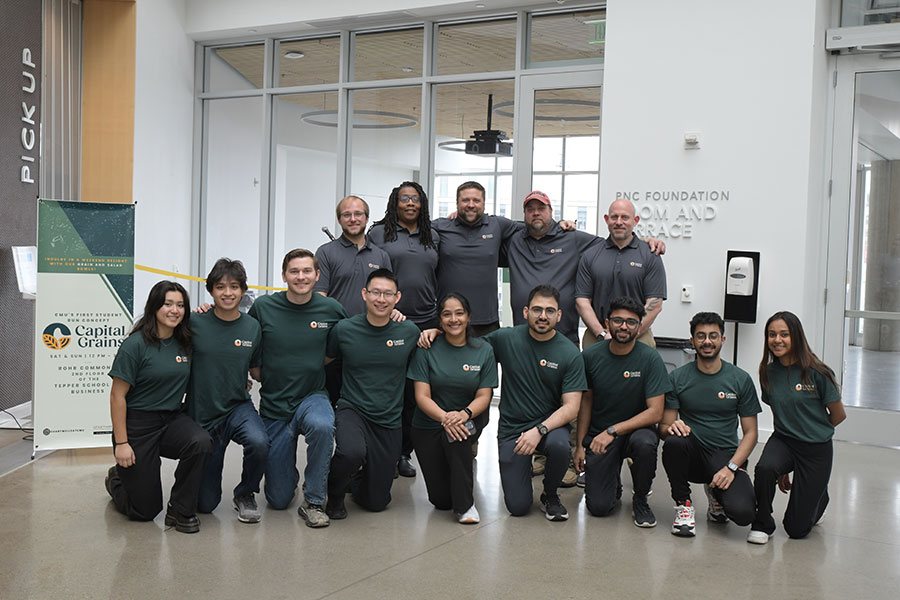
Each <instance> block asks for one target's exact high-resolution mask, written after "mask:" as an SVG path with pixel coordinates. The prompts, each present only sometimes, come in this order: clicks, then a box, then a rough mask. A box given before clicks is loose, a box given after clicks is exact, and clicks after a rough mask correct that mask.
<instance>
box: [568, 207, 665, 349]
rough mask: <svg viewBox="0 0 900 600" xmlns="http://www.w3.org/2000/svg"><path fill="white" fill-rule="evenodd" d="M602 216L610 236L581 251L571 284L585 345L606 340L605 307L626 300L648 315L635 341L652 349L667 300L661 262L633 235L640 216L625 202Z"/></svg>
mask: <svg viewBox="0 0 900 600" xmlns="http://www.w3.org/2000/svg"><path fill="white" fill-rule="evenodd" d="M603 218H604V219H605V220H606V225H607V227H608V228H609V237H608V238H607V239H606V241H605V242H604V243H602V244H598V245H597V246H596V247H594V248H591V249H590V250H588V251H587V252H585V253H584V255H583V256H582V257H581V261H580V262H579V263H578V276H577V279H576V282H575V305H576V307H577V308H578V314H580V315H581V319H582V320H583V321H584V324H585V325H586V326H587V331H586V332H585V334H584V340H583V343H584V346H585V347H587V346H589V345H591V344H593V343H595V342H596V341H597V340H598V339H606V338H608V337H609V332H608V331H606V329H604V327H603V325H602V324H603V323H605V322H606V319H607V317H608V316H609V315H607V314H606V312H605V311H606V307H607V306H608V305H609V301H610V300H611V299H612V298H616V297H618V296H625V297H628V298H633V299H635V300H637V301H638V302H642V303H643V304H644V307H645V309H646V311H647V315H646V316H645V317H644V319H643V321H642V322H641V326H640V330H639V331H638V341H640V342H644V343H645V344H648V345H649V346H653V347H656V343H655V342H654V341H653V332H652V331H651V330H650V326H651V325H652V324H653V321H654V320H655V319H656V317H657V316H658V315H659V313H660V312H661V311H662V302H663V300H665V299H666V270H665V267H663V263H662V259H661V258H660V257H659V256H656V255H654V254H653V253H652V252H651V251H650V246H649V245H648V244H647V242H645V241H643V240H639V239H638V238H637V237H636V236H635V235H634V226H635V225H637V223H638V220H639V217H638V216H637V215H635V211H634V205H633V204H632V203H631V202H630V201H629V200H625V199H619V200H616V201H615V202H613V203H612V204H610V206H609V214H607V215H604V216H603Z"/></svg>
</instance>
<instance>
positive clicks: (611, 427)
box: [606, 425, 619, 438]
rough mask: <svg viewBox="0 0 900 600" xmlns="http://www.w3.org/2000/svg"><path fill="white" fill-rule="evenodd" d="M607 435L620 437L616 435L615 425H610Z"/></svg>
mask: <svg viewBox="0 0 900 600" xmlns="http://www.w3.org/2000/svg"><path fill="white" fill-rule="evenodd" d="M606 433H608V434H609V435H611V436H613V437H614V438H617V437H619V434H618V433H616V426H615V425H610V426H609V427H607V428H606Z"/></svg>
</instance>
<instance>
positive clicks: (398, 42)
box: [353, 27, 425, 81]
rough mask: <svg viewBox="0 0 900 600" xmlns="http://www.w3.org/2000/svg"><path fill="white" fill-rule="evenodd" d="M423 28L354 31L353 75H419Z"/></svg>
mask: <svg viewBox="0 0 900 600" xmlns="http://www.w3.org/2000/svg"><path fill="white" fill-rule="evenodd" d="M424 43H425V30H424V29H423V28H421V27H420V28H418V29H401V30H399V31H379V32H377V33H358V34H356V36H354V38H353V79H354V80H355V81H372V80H376V79H408V78H410V77H421V76H422V48H423V46H424Z"/></svg>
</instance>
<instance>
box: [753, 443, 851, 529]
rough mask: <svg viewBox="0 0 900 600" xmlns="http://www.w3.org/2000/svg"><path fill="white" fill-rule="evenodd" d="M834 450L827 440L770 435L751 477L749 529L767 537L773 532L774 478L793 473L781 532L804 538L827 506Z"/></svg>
mask: <svg viewBox="0 0 900 600" xmlns="http://www.w3.org/2000/svg"><path fill="white" fill-rule="evenodd" d="M833 458H834V447H833V446H832V443H831V440H828V441H827V442H821V443H818V444H815V443H811V442H801V441H800V440H795V439H793V438H789V437H787V436H785V435H781V434H779V433H773V434H772V437H770V438H769V441H768V442H766V447H765V448H764V449H763V453H762V456H760V457H759V462H758V463H756V470H755V472H754V477H753V487H754V489H755V491H756V519H754V521H753V526H752V527H751V529H753V530H755V531H764V532H765V533H768V534H769V535H771V534H772V533H773V532H774V531H775V519H773V518H772V500H773V499H774V498H775V486H776V485H777V484H778V478H779V477H781V476H782V475H784V474H786V473H790V472H792V471H793V473H794V478H793V482H792V483H793V486H792V487H791V495H790V498H789V499H788V505H787V510H786V511H785V512H784V520H783V521H782V523H783V524H784V530H785V532H786V533H787V534H788V536H790V537H792V538H803V537H806V536H807V535H808V534H809V532H810V530H812V528H813V525H815V524H816V522H818V520H819V519H820V518H822V514H823V513H824V512H825V508H826V507H827V506H828V480H829V479H831V464H832V460H833Z"/></svg>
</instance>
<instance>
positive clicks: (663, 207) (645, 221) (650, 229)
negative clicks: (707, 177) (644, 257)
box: [616, 189, 731, 239]
mask: <svg viewBox="0 0 900 600" xmlns="http://www.w3.org/2000/svg"><path fill="white" fill-rule="evenodd" d="M620 199H625V200H631V201H632V202H633V203H634V208H635V214H636V215H637V216H638V217H640V219H639V220H638V224H637V225H636V226H635V228H634V230H635V233H637V235H638V236H639V237H642V238H646V237H657V238H685V239H690V238H692V237H694V232H695V231H696V228H697V227H699V226H701V225H702V223H705V222H708V221H713V220H715V218H716V217H717V216H718V214H719V210H720V209H721V208H722V207H723V205H726V204H727V203H728V202H729V200H730V199H731V191H730V190H723V189H711V190H682V189H655V190H633V191H627V192H626V191H617V192H616V200H620Z"/></svg>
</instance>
